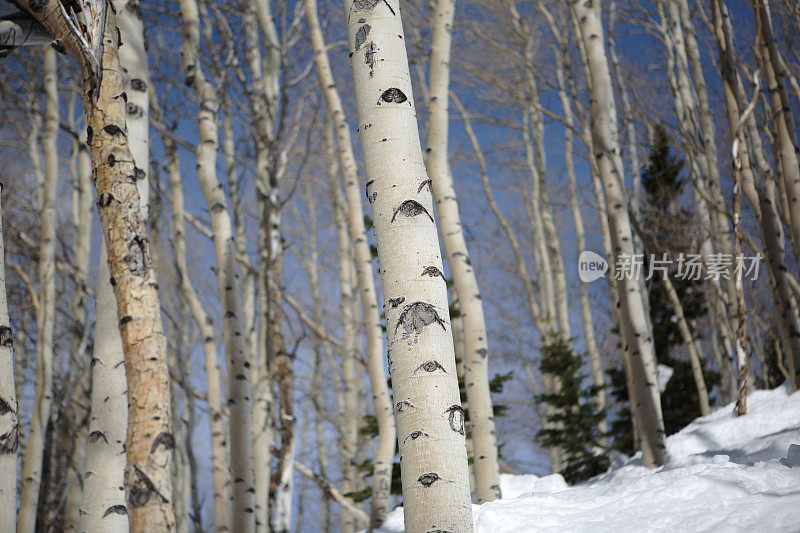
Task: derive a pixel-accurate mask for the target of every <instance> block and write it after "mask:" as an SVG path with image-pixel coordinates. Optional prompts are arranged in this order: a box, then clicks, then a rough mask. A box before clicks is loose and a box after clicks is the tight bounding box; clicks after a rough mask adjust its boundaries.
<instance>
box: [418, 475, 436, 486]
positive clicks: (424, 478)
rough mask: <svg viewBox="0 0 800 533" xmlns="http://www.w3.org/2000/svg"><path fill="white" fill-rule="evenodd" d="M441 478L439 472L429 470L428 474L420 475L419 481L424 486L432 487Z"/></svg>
mask: <svg viewBox="0 0 800 533" xmlns="http://www.w3.org/2000/svg"><path fill="white" fill-rule="evenodd" d="M440 479H442V478H440V477H439V474H437V473H436V472H428V473H427V474H422V475H421V476H419V477H418V478H417V482H418V483H421V484H422V486H423V487H430V486H431V485H433V484H434V483H436V482H437V481H439V480H440Z"/></svg>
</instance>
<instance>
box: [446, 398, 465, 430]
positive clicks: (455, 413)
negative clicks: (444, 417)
mask: <svg viewBox="0 0 800 533" xmlns="http://www.w3.org/2000/svg"><path fill="white" fill-rule="evenodd" d="M445 413H450V416H448V422H449V423H450V429H452V430H453V431H455V432H456V433H460V434H461V435H466V431H464V420H465V418H466V416H465V415H464V408H463V407H461V406H460V405H451V406H450V407H448V408H447V411H445Z"/></svg>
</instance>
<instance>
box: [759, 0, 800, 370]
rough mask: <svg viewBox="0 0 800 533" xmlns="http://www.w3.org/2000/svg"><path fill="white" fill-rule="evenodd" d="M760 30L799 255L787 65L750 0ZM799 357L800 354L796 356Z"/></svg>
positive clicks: (798, 189)
mask: <svg viewBox="0 0 800 533" xmlns="http://www.w3.org/2000/svg"><path fill="white" fill-rule="evenodd" d="M751 4H752V6H753V12H754V13H755V18H756V25H757V27H758V32H759V33H758V37H759V46H761V56H762V57H763V59H764V70H765V73H766V82H767V85H768V87H769V88H770V91H769V94H770V103H771V104H772V109H773V111H774V117H773V121H772V122H773V125H774V127H775V129H776V130H777V134H778V135H777V136H778V139H777V140H778V142H776V143H775V147H776V152H777V158H778V161H779V163H780V167H781V170H782V171H783V182H784V188H785V190H786V196H787V199H788V201H789V215H790V221H791V225H792V231H791V235H792V236H793V237H794V249H795V251H796V252H797V253H800V161H799V160H798V153H800V148H798V144H797V130H796V126H795V122H794V118H793V116H792V108H791V103H790V101H789V94H788V92H787V90H786V78H787V75H786V66H785V64H784V62H783V58H782V57H781V54H780V52H779V51H778V45H777V43H776V41H775V36H774V34H773V32H772V18H771V14H770V10H769V2H768V0H751ZM796 357H798V358H800V355H798V356H796ZM795 372H796V374H794V382H795V386H798V379H800V369H795Z"/></svg>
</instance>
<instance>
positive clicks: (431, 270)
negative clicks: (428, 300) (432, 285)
mask: <svg viewBox="0 0 800 533" xmlns="http://www.w3.org/2000/svg"><path fill="white" fill-rule="evenodd" d="M422 275H423V276H430V277H432V278H435V277H436V276H439V277H440V278H442V279H444V274H442V271H441V270H439V269H438V268H437V267H435V266H429V267H425V270H423V271H422ZM445 281H447V280H445Z"/></svg>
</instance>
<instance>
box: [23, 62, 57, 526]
mask: <svg viewBox="0 0 800 533" xmlns="http://www.w3.org/2000/svg"><path fill="white" fill-rule="evenodd" d="M44 88H45V100H46V110H45V138H44V143H43V147H42V148H43V150H44V167H45V168H44V177H45V181H44V189H43V195H42V204H41V205H40V206H39V208H40V210H39V217H40V221H41V230H40V231H41V233H40V235H39V307H38V309H37V313H36V395H35V398H34V404H33V413H32V414H31V422H30V428H29V431H28V442H27V444H26V446H25V457H24V460H23V462H22V495H21V497H20V509H19V521H18V523H17V531H18V532H28V531H33V530H34V529H35V527H36V511H37V508H38V502H39V489H40V485H41V480H42V460H43V453H44V446H45V432H46V430H47V424H48V422H49V420H50V406H51V404H52V395H53V331H54V327H55V311H56V302H55V298H56V280H55V275H56V272H55V270H56V268H55V249H56V196H57V188H58V122H59V102H58V71H57V67H56V52H55V50H53V49H51V48H48V49H46V50H45V52H44Z"/></svg>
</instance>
